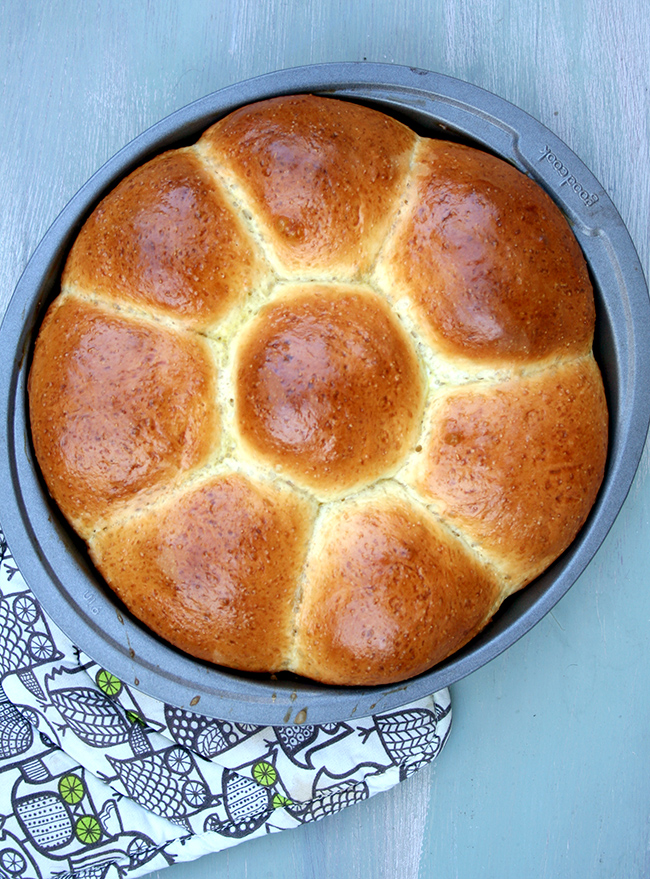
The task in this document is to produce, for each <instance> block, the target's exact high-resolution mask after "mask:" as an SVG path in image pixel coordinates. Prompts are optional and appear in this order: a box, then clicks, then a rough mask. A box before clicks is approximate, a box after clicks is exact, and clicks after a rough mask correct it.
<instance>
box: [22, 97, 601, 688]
mask: <svg viewBox="0 0 650 879" xmlns="http://www.w3.org/2000/svg"><path fill="white" fill-rule="evenodd" d="M593 332H594V299H593V291H592V288H591V285H590V281H589V276H588V273H587V269H586V265H585V261H584V259H583V256H582V253H581V251H580V248H579V246H578V244H577V242H576V240H575V238H574V237H573V235H572V233H571V231H570V229H569V226H568V224H567V222H566V220H565V218H564V216H563V215H562V214H561V212H560V211H559V209H558V208H557V207H556V205H555V204H554V203H553V202H552V200H551V199H550V198H549V197H548V196H547V195H546V194H545V192H544V191H543V190H542V189H541V188H540V187H539V186H538V185H537V184H536V183H534V182H533V181H532V180H530V179H529V178H528V177H526V176H525V175H524V174H522V173H521V172H519V171H518V170H516V169H515V168H513V167H511V166H510V165H509V164H508V163H506V162H504V161H502V160H500V159H498V158H495V157H494V156H492V155H490V154H488V153H485V152H482V151H479V150H476V149H472V148H469V147H467V146H464V145H460V144H457V143H452V142H447V141H444V140H435V139H429V138H423V137H419V136H418V135H416V134H415V133H414V132H413V131H411V130H410V129H409V128H407V127H406V126H404V125H403V124H401V123H400V122H398V121H396V120H395V119H393V118H391V117H389V116H386V115H384V114H383V113H380V112H378V111H376V110H373V109H370V108H368V107H365V106H361V105H357V104H354V103H347V102H344V101H338V100H333V99H326V98H319V97H313V96H307V95H299V96H295V97H286V98H278V99H272V100H268V101H264V102H261V103H258V104H253V105H250V106H246V107H243V108H241V109H240V110H237V111H236V112H234V113H232V114H231V115H229V116H227V117H226V118H224V119H222V120H221V121H219V122H218V123H217V124H216V125H213V126H212V127H211V128H209V129H208V130H207V131H206V132H205V133H204V134H203V136H202V137H201V138H200V139H199V140H198V142H197V143H196V144H195V145H193V146H190V147H185V148H181V149H177V150H172V151H170V152H166V153H164V154H162V155H160V156H158V157H156V158H154V159H153V160H152V161H149V162H147V163H146V164H145V165H143V166H142V167H140V168H138V169H137V170H135V171H134V172H133V173H132V174H130V175H129V176H128V177H126V179H124V180H122V181H121V182H120V183H119V185H118V186H117V187H116V188H115V189H114V190H113V191H112V192H111V193H110V194H109V195H108V196H107V197H106V198H105V199H104V200H103V201H102V202H101V203H100V204H99V206H98V207H97V208H96V210H95V211H94V213H93V214H92V215H91V216H90V218H89V219H88V220H87V222H86V224H85V226H84V227H83V229H82V231H81V233H80V234H79V236H78V238H77V240H76V242H75V244H74V246H73V248H72V250H71V253H70V255H69V258H68V260H67V264H66V267H65V271H64V273H63V278H62V284H61V292H60V295H59V296H58V297H57V299H56V300H55V301H54V302H53V304H52V305H51V307H50V308H49V311H48V312H47V315H46V317H45V320H44V322H43V325H42V328H41V330H40V334H39V336H38V340H37V343H36V346H35V351H34V358H33V364H32V367H31V374H30V382H29V403H30V416H31V428H32V436H33V442H34V448H35V452H36V456H37V459H38V461H39V464H40V467H41V469H42V473H43V476H44V479H45V481H46V483H47V486H48V488H49V491H50V492H51V495H52V497H53V498H54V500H55V501H56V503H57V504H58V506H59V507H60V509H61V510H62V511H63V513H64V515H65V516H66V517H67V519H68V520H69V522H70V523H71V525H72V527H73V528H74V529H75V530H76V531H77V532H78V534H79V535H80V536H81V537H82V538H83V540H84V541H85V542H86V544H87V546H88V548H89V552H90V555H91V557H92V559H93V561H94V563H95V564H96V566H97V568H98V569H99V571H100V572H101V574H102V575H103V577H104V578H105V580H106V582H107V583H108V584H109V586H110V587H111V588H112V589H113V590H114V591H115V593H117V595H118V596H119V598H120V599H121V601H122V602H123V603H124V605H126V607H127V608H128V609H129V610H130V611H131V612H132V613H133V614H134V615H135V616H136V617H138V618H139V619H140V620H141V621H142V622H143V623H144V624H146V626H148V627H149V628H150V629H152V630H153V631H154V632H156V633H157V634H158V635H159V636H160V637H162V638H163V639H165V640H166V641H168V642H170V643H171V644H173V645H175V646H176V647H177V648H179V649H180V650H182V651H186V652H188V653H190V654H192V655H194V656H196V657H198V658H200V659H203V660H208V661H210V662H213V663H217V664H219V665H223V666H228V667H231V668H236V669H241V670H245V671H252V672H279V671H282V670H289V671H293V672H296V673H298V674H300V675H304V676H306V677H309V678H313V679H316V680H319V681H323V682H325V683H331V684H348V685H366V684H386V683H389V682H394V681H399V680H403V679H406V678H409V677H411V676H413V675H417V674H419V673H421V672H423V671H425V670H427V669H429V668H431V667H432V666H433V665H435V664H436V663H439V662H440V661H441V660H443V659H445V658H446V657H448V656H449V655H450V654H452V653H453V652H454V651H456V650H458V649H459V648H460V647H462V646H463V645H464V644H466V643H467V642H468V641H469V640H470V639H471V638H472V637H473V636H474V635H476V634H477V632H479V631H480V630H481V629H482V628H483V627H484V626H485V625H486V623H487V622H488V621H489V620H490V619H491V617H492V616H493V615H494V613H495V611H496V610H497V609H498V608H499V606H500V605H501V603H502V602H503V600H504V599H505V598H506V597H507V596H509V595H510V594H512V593H513V592H515V591H516V590H518V589H521V588H522V587H523V586H525V585H526V584H527V583H529V582H530V581H531V580H532V579H533V578H535V577H537V576H538V575H539V574H540V573H541V572H542V571H543V570H544V569H545V568H546V567H547V566H548V565H549V564H550V563H551V562H552V561H554V559H556V558H557V557H558V556H559V555H560V554H561V553H562V552H563V551H564V550H565V549H566V548H567V547H568V546H569V544H570V543H571V542H572V540H573V539H574V538H575V536H576V534H577V532H578V530H579V529H580V528H581V526H582V525H583V523H584V522H585V519H586V517H587V515H588V512H589V510H590V508H591V506H592V504H593V502H594V499H595V497H596V494H597V491H598V489H599V486H600V483H601V480H602V477H603V470H604V465H605V456H606V450H607V409H606V403H605V397H604V393H603V385H602V381H601V377H600V373H599V371H598V367H597V366H596V363H595V361H594V358H593V356H592V339H593Z"/></svg>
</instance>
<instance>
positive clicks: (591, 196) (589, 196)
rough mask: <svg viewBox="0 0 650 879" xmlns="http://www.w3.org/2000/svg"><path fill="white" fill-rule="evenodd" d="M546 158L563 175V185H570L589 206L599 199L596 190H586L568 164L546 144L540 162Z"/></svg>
mask: <svg viewBox="0 0 650 879" xmlns="http://www.w3.org/2000/svg"><path fill="white" fill-rule="evenodd" d="M544 159H546V161H547V162H548V163H549V165H552V166H553V168H555V170H556V171H557V173H558V174H559V175H560V177H563V178H564V179H563V181H562V183H561V184H560V185H561V186H570V187H571V189H572V190H573V191H574V192H575V193H576V195H578V197H579V198H581V199H582V201H583V202H584V203H585V204H586V205H587V207H588V208H590V207H592V206H593V205H595V204H596V202H597V201H598V196H597V195H596V194H595V193H594V192H589V191H588V190H586V189H585V188H584V187H583V186H582V185H581V184H580V183H579V182H578V181H577V180H576V178H575V177H574V175H573V174H572V173H571V172H570V171H569V169H568V168H567V166H566V165H565V164H564V162H562V160H561V159H558V157H557V156H556V155H555V153H554V152H552V151H551V148H550V147H549V146H545V147H544V148H543V149H542V156H541V158H540V162H543V161H544Z"/></svg>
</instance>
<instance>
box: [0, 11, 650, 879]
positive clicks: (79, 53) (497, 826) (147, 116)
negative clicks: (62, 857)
mask: <svg viewBox="0 0 650 879" xmlns="http://www.w3.org/2000/svg"><path fill="white" fill-rule="evenodd" d="M649 57H650V17H649V16H648V14H647V2H646V0H620V2H618V3H616V4H612V3H610V2H608V0H527V2H514V0H448V2H443V0H430V2H424V3H423V2H422V0H363V2H358V3H354V4H350V3H347V2H344V0H301V2H298V0H293V2H287V0H209V2H205V0H184V2H177V0H158V2H156V3H153V2H152V3H146V2H143V0H131V2H126V0H124V2H122V0H113V2H106V3H89V2H86V0H59V2H57V3H46V2H44V0H33V2H29V3H25V2H24V0H3V2H1V3H0V95H1V99H0V121H1V123H2V124H1V125H0V198H1V204H2V211H1V212H0V310H1V309H3V308H4V307H5V306H6V303H7V302H8V300H9V296H10V295H11V291H12V290H13V288H14V286H15V284H16V282H17V280H18V277H19V275H20V273H21V271H22V269H23V268H24V266H25V264H26V262H27V260H28V258H29V256H30V254H31V253H32V252H33V250H34V248H35V247H36V245H37V243H38V241H39V240H40V238H41V237H42V235H43V234H44V232H45V230H46V229H47V227H48V226H49V224H50V223H51V222H52V221H53V219H54V218H55V216H56V215H57V213H58V212H59V211H60V210H61V209H62V208H63V206H64V205H65V203H66V202H67V200H68V199H69V198H70V197H71V196H72V195H73V194H74V192H75V191H76V190H77V189H78V188H79V186H81V184H82V183H84V181H85V180H86V179H87V178H88V177H89V176H90V175H91V174H92V172H93V171H94V170H96V169H97V168H98V167H99V166H100V165H101V164H102V163H103V162H104V161H105V160H106V159H108V158H109V157H110V156H111V155H112V154H113V153H115V152H116V151H117V150H118V149H119V148H120V147H121V146H123V145H124V144H125V143H126V142H127V141H128V140H130V139H131V138H132V137H133V136H135V135H136V134H138V133H139V132H140V131H142V130H143V129H144V128H146V127H147V126H148V125H150V124H151V123H153V122H155V121H156V120H158V119H160V118H162V117H163V116H165V115H167V114H168V113H170V112H171V111H173V110H175V109H177V108H178V107H181V106H183V105H184V104H186V103H188V102H189V101H191V100H194V99H196V98H199V97H201V96H202V95H204V94H206V93H208V92H210V91H213V90H215V89H217V88H220V87H223V86H226V85H229V84H231V83H234V82H236V81H238V80H241V79H244V78H247V77H250V76H254V75H258V74H262V73H266V72H269V71H272V70H275V69H278V68H283V67H292V66H297V65H300V64H306V63H311V62H325V61H363V60H367V61H376V62H388V63H399V64H406V65H412V66H417V67H422V68H426V69H431V70H436V71H438V72H441V73H447V74H450V75H452V76H456V77H459V78H461V79H465V80H468V81H470V82H472V83H475V84H477V85H480V86H483V87H484V88H487V89H489V90H491V91H494V92H496V93H498V94H499V95H501V96H502V97H504V98H506V99H508V100H510V101H512V102H513V103H515V104H517V105H519V106H520V107H521V108H522V109H524V110H527V111H528V112H529V113H531V114H532V115H533V116H534V117H536V118H537V119H539V120H540V121H542V122H543V123H544V124H545V125H547V126H548V127H549V128H551V129H552V130H553V131H555V132H556V133H557V134H558V135H559V136H560V137H561V138H562V139H564V140H565V141H566V142H567V144H568V145H569V146H570V147H571V148H572V149H573V150H574V151H575V152H576V153H577V154H578V155H579V156H580V157H581V158H582V159H583V160H584V162H585V163H586V164H587V165H588V166H589V167H590V168H591V170H592V171H593V172H594V174H595V175H596V177H597V178H598V179H599V180H600V182H601V183H602V184H603V185H604V187H605V189H606V190H607V191H608V193H609V194H610V196H611V197H612V199H613V200H614V202H615V204H616V206H617V207H618V208H619V210H620V212H621V215H622V217H623V219H624V221H625V222H626V224H627V226H628V228H629V231H630V233H631V235H632V238H633V240H634V242H635V244H636V246H637V248H638V251H639V255H640V257H641V263H642V265H643V268H644V271H645V272H646V277H647V276H648V274H649V271H648V270H649V259H650V252H649V250H650V247H649V234H648V232H649V230H648V218H649V217H650V183H649V171H648V169H649V168H650V114H649V113H648V104H649V101H650V64H648V58H649ZM649 470H650V462H649V456H648V452H647V450H646V453H645V455H644V458H643V460H642V463H641V467H640V469H639V472H638V474H637V479H636V481H635V483H634V485H633V488H632V491H631V492H630V495H629V497H628V499H627V501H626V503H625V506H624V508H623V510H622V512H621V514H620V516H619V518H618V520H617V522H616V523H615V525H614V527H613V529H612V531H611V533H610V535H609V537H608V538H607V540H606V541H605V544H604V545H603V547H602V548H601V550H600V551H599V553H598V554H597V556H596V558H595V559H594V561H593V562H592V564H591V565H590V566H589V568H588V569H587V571H586V572H585V573H584V575H583V576H582V577H581V578H580V580H579V581H578V582H577V583H576V585H575V586H574V587H573V588H572V589H571V590H570V592H569V593H568V594H567V596H566V597H565V598H564V599H563V600H562V601H561V602H560V604H559V605H558V606H557V607H556V608H555V609H554V610H553V612H552V613H551V614H549V615H548V616H547V617H546V618H545V619H544V620H543V621H542V622H541V623H540V624H539V625H538V626H537V627H536V628H535V629H534V630H533V631H532V632H531V633H529V634H528V635H527V636H526V637H525V638H524V639H522V640H521V641H520V642H518V643H517V644H516V645H514V646H513V647H512V648H511V649H510V650H509V651H507V653H506V654H504V655H502V656H501V657H499V658H497V659H496V660H494V661H493V662H492V663H490V664H489V665H488V666H487V667H485V668H484V669H482V670H480V671H478V672H476V673H475V674H473V675H472V676H470V677H469V678H467V679H465V680H464V681H462V682H460V683H459V684H457V685H456V686H454V687H453V689H452V697H453V704H454V728H453V730H452V734H451V737H450V740H449V743H448V746H447V748H446V750H445V751H444V752H443V754H442V755H441V757H440V758H439V760H438V761H437V763H436V764H435V765H434V766H433V767H431V768H429V769H426V770H424V771H422V772H421V773H419V774H417V775H416V776H414V777H412V778H411V779H409V781H408V782H406V783H405V784H403V785H401V786H400V787H399V788H397V789H395V790H393V791H392V792H390V793H388V794H386V795H383V796H381V797H378V798H376V799H374V800H370V801H368V802H365V803H362V804H360V805H357V806H355V807H353V808H351V809H349V810H347V811H345V812H343V813H342V814H340V815H338V816H335V817H334V818H332V819H329V820H326V821H324V822H321V823H317V824H313V825H309V826H305V827H302V828H300V829H299V830H296V831H292V832H288V833H286V834H282V835H276V836H272V837H268V838H264V839H261V840H255V841H252V842H249V843H244V844H243V845H240V846H238V847H236V848H234V849H231V850H229V851H226V852H223V853H221V854H217V855H210V856H208V857H206V858H203V859H202V860H200V861H198V862H196V863H194V864H191V865H179V866H174V867H170V868H169V869H168V870H166V871H163V872H161V873H160V874H158V875H159V876H160V879H181V877H182V879H207V877H212V876H215V875H219V876H224V877H229V879H240V877H242V879H243V877H248V876H256V877H257V876H259V877H265V879H280V877H283V879H293V877H296V879H297V877H315V879H325V877H333V876H340V877H345V879H374V877H391V876H400V877H404V879H416V877H419V879H424V877H430V876H433V875H435V876H437V877H439V879H448V877H449V879H451V877H472V879H477V877H489V879H491V877H495V876H499V877H500V879H519V877H522V876H526V877H534V879H538V877H539V879H555V877H559V876H562V877H564V876H571V877H588V879H601V877H602V879H619V877H620V879H637V877H647V876H648V875H650V829H649V828H650V787H649V786H648V777H649V776H650V749H648V746H647V730H648V728H649V727H650V687H648V678H649V673H650V664H649V652H650V649H649V647H648V639H647V631H648V624H649V622H650V590H648V589H647V586H646V583H647V571H648V569H649V567H650V483H649V476H650V474H649Z"/></svg>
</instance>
